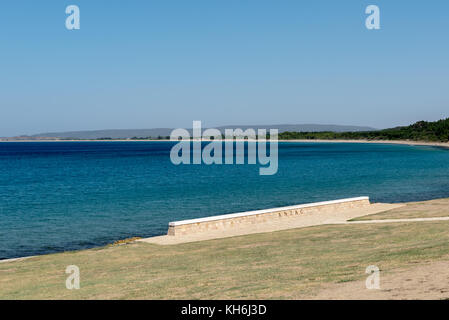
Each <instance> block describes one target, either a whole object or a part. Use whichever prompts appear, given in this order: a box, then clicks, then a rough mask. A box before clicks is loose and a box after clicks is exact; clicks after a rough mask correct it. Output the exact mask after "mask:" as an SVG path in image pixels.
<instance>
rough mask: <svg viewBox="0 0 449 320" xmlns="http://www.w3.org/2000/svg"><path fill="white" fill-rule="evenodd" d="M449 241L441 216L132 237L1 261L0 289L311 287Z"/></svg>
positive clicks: (101, 293)
mask: <svg viewBox="0 0 449 320" xmlns="http://www.w3.org/2000/svg"><path fill="white" fill-rule="evenodd" d="M445 201H448V200H445ZM447 203H449V201H448V202H447ZM410 208H414V207H413V204H412V205H411V207H410ZM402 209H404V208H402ZM404 210H405V209H404ZM413 210H414V209H413ZM413 210H412V211H413ZM401 212H402V211H401ZM402 214H403V215H405V214H406V213H405V212H404V213H402ZM410 214H412V213H410ZM413 214H415V213H413ZM448 242H449V221H438V222H420V223H416V222H415V223H394V224H380V225H371V224H370V225H328V226H319V227H310V228H303V229H292V230H286V231H279V232H273V233H264V234H254V235H248V236H241V237H235V238H226V239H217V240H210V241H203V242H196V243H187V244H180V245H173V246H159V245H152V244H146V243H132V244H127V245H120V246H109V247H102V248H97V249H92V250H83V251H78V252H67V253H61V254H53V255H46V256H40V257H35V258H31V259H28V260H23V261H16V262H6V263H0V299H197V298H198V299H229V298H233V299H262V298H264V299H293V298H302V297H310V296H313V294H314V292H316V291H317V290H319V289H320V287H322V286H324V285H326V284H330V283H342V282H348V281H352V280H358V279H364V278H366V276H367V275H366V274H365V268H366V267H367V266H368V265H373V264H374V265H377V266H379V267H380V269H381V271H382V272H384V273H389V272H392V271H394V270H395V269H397V268H402V269H403V268H408V267H413V266H416V265H417V264H420V263H424V262H430V261H441V260H444V259H447V258H448V257H449V246H448ZM68 265H77V266H78V267H79V268H80V274H81V289H79V290H68V289H66V287H65V280H66V278H67V276H68V275H67V274H65V269H66V267H67V266H68Z"/></svg>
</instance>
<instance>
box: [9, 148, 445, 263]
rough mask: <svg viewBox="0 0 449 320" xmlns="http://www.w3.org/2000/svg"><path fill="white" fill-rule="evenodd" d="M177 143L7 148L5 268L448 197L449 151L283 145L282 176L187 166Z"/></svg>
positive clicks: (252, 168)
mask: <svg viewBox="0 0 449 320" xmlns="http://www.w3.org/2000/svg"><path fill="white" fill-rule="evenodd" d="M172 145H173V144H172V143H170V142H49V143H44V142H41V143H1V144H0V259H4V258H12V257H19V256H29V255H35V254H43V253H51V252H59V251H64V250H74V249H82V248H89V247H94V246H99V245H104V244H107V243H111V242H113V241H114V240H118V239H123V238H128V237H132V236H140V237H149V236H154V235H160V234H164V233H166V231H167V224H168V222H169V221H175V220H181V219H187V218H197V217H204V216H211V215H217V214H225V213H232V212H239V211H246V210H255V209H263V208H271V207H277V206H285V205H293V204H300V203H308V202H315V201H323V200H332V199H339V198H346V197H354V196H362V195H367V196H370V197H371V199H372V200H373V201H383V202H403V201H416V200H426V199H433V198H441V197H449V150H447V149H442V148H436V147H418V146H405V145H382V144H339V143H281V144H280V145H279V170H278V173H277V174H276V175H274V176H260V175H259V165H212V166H206V165H181V166H175V165H173V164H172V163H171V162H170V157H169V152H170V148H171V146H172Z"/></svg>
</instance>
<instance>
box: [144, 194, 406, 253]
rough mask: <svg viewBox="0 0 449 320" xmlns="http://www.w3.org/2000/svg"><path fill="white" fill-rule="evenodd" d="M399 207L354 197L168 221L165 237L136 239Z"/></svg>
mask: <svg viewBox="0 0 449 320" xmlns="http://www.w3.org/2000/svg"><path fill="white" fill-rule="evenodd" d="M401 206H403V205H401V204H380V203H378V204H371V203H370V201H369V198H368V197H357V198H349V199H340V200H334V201H324V202H316V203H309V204H301V205H295V206H288V207H280V208H272V209H266V210H257V211H248V212H241V213H233V214H226V215H220V216H212V217H206V218H200V219H192V220H183V221H175V222H170V223H169V228H168V232H167V235H166V236H160V237H153V238H147V239H141V240H139V241H142V242H147V243H155V244H162V245H170V244H178V243H186V242H195V241H203V240H210V239H217V238H226V237H234V236H240V235H247V234H253V233H263V232H273V231H279V230H286V229H294V228H302V227H309V226H317V225H322V224H333V223H344V222H346V221H347V220H349V219H353V218H356V217H361V216H365V215H369V214H374V213H379V212H383V211H387V210H391V209H394V208H398V207H401Z"/></svg>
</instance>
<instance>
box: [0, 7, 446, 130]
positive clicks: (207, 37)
mask: <svg viewBox="0 0 449 320" xmlns="http://www.w3.org/2000/svg"><path fill="white" fill-rule="evenodd" d="M70 4H76V5H78V6H79V7H80V10H81V29H80V30H75V31H69V30H67V29H66V28H65V19H66V16H67V15H66V14H65V8H66V6H67V5H70ZM369 4H376V5H378V6H379V7H380V10H381V30H374V31H373V30H367V29H366V28H365V22H364V21H365V18H366V14H365V12H364V11H365V8H366V6H367V5H369ZM448 36H449V2H448V1H447V0H441V1H437V0H434V1H411V0H409V1H400V0H395V1H383V0H382V1H381V0H372V1H360V0H344V1H334V0H327V1H323V0H313V1H312V0H310V1H300V0H292V1H285V0H279V1H274V0H270V1H265V0H239V1H236V0H226V1H225V0H221V1H218V0H204V1H203V0H201V1H200V0H191V1H184V0H183V1H181V0H179V1H171V0H158V1H150V0H146V1H132V0H130V1H113V0H109V1H102V0H89V1H87V0H71V1H62V0H43V1H33V0H29V1H23V0H14V1H13V0H4V1H1V4H0V111H1V117H0V136H10V135H18V134H34V133H40V132H49V131H67V130H94V129H114V128H151V127H190V126H191V125H192V120H202V121H203V123H204V125H207V126H218V125H226V124H276V123H278V124H280V123H292V124H293V123H295V124H296V123H322V124H326V123H332V124H351V125H368V126H374V127H378V128H384V127H389V126H395V125H403V124H408V123H410V122H414V121H416V120H420V119H425V120H436V119H439V118H443V117H449V41H448V40H449V37H448Z"/></svg>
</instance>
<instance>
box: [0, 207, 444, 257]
mask: <svg viewBox="0 0 449 320" xmlns="http://www.w3.org/2000/svg"><path fill="white" fill-rule="evenodd" d="M445 199H447V198H435V199H428V200H423V201H424V202H427V201H435V200H445ZM423 201H416V202H415V201H412V202H397V203H377V202H375V203H372V205H373V207H375V206H377V205H380V206H382V205H383V206H388V205H389V206H392V208H393V207H401V206H406V205H410V204H414V203H417V202H423ZM390 209H391V208H389V209H388V208H387V209H386V211H388V210H390ZM267 210H269V209H267ZM386 211H385V212H386ZM373 212H375V211H373ZM379 212H384V211H383V210H380V211H379ZM370 214H373V213H369V214H368V215H370ZM362 216H365V215H362ZM200 219H201V218H200ZM206 219H207V217H206ZM447 219H449V217H448V218H447ZM399 220H400V219H399ZM399 220H398V222H400V221H399ZM331 224H332V223H331ZM296 228H302V227H296ZM287 229H291V228H285V230H287ZM280 230H283V229H279V230H271V231H265V232H272V231H280ZM256 233H257V232H256ZM262 233H264V232H262ZM250 234H252V233H244V234H235V235H231V237H233V236H245V235H250ZM165 236H166V235H160V236H152V237H149V238H138V239H136V240H135V241H134V242H147V243H152V242H153V241H151V240H156V241H155V244H158V245H164V244H161V243H158V241H159V239H162V238H163V237H165ZM219 238H226V237H218V239H219ZM128 239H132V238H127V239H118V240H116V241H115V242H117V241H125V240H128ZM149 240H150V241H149ZM206 240H210V239H200V240H198V241H206ZM115 242H111V243H109V244H106V245H100V246H93V247H90V248H84V249H77V250H67V251H65V250H64V251H61V252H52V253H43V254H36V255H31V256H24V257H14V258H6V259H0V264H2V263H9V262H19V261H23V260H27V259H30V258H39V257H44V256H50V255H55V254H62V253H67V252H79V251H86V250H92V249H95V248H105V247H108V246H111V245H113V244H114V243H115ZM180 243H182V242H180ZM124 244H125V243H124ZM173 244H176V243H173ZM119 245H121V244H119Z"/></svg>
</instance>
